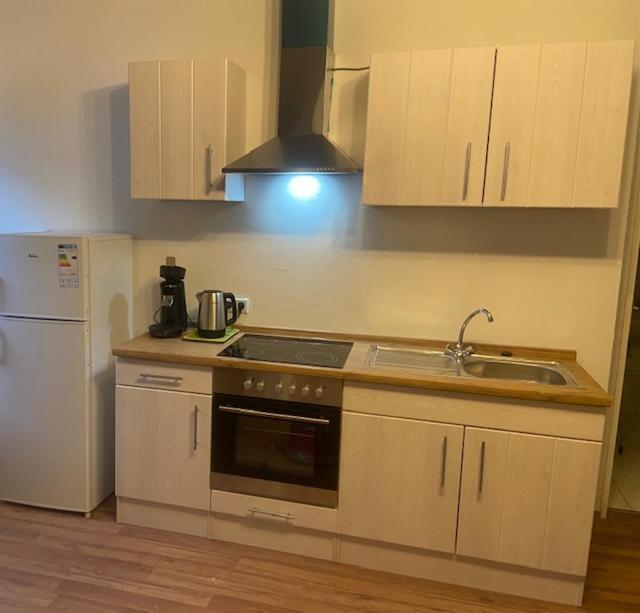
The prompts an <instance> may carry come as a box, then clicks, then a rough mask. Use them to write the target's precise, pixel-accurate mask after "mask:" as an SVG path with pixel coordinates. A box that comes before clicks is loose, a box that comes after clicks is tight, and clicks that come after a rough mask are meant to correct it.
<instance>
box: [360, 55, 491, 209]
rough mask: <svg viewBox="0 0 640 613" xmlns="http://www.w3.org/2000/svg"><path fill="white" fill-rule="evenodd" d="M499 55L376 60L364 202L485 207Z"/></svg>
mask: <svg viewBox="0 0 640 613" xmlns="http://www.w3.org/2000/svg"><path fill="white" fill-rule="evenodd" d="M494 58H495V48H493V47H482V48H477V49H437V50H430V51H413V52H399V53H379V54H374V55H373V57H372V60H371V76H370V83H369V109H368V115H367V143H366V147H365V161H364V168H365V170H364V179H363V202H364V203H365V204H389V205H393V204H400V205H424V204H481V202H482V187H483V182H484V159H485V155H486V146H487V133H488V126H489V113H490V109H491V85H492V78H493V64H494Z"/></svg>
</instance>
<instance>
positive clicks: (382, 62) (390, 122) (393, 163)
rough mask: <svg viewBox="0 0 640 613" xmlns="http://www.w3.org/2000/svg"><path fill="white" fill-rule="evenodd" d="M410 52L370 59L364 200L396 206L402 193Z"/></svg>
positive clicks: (383, 54) (376, 55)
mask: <svg viewBox="0 0 640 613" xmlns="http://www.w3.org/2000/svg"><path fill="white" fill-rule="evenodd" d="M410 66H411V54H410V53H376V54H375V55H374V56H373V57H372V58H371V75H370V80H369V107H368V110H367V145H366V148H365V153H364V167H365V169H369V170H365V172H364V177H363V183H362V194H363V200H364V202H365V203H367V204H394V203H395V202H396V201H397V200H398V198H399V197H400V194H401V192H402V174H403V165H404V148H405V137H406V128H407V96H408V88H409V71H410Z"/></svg>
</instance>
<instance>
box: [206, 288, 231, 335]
mask: <svg viewBox="0 0 640 613" xmlns="http://www.w3.org/2000/svg"><path fill="white" fill-rule="evenodd" d="M196 298H197V299H198V302H199V303H200V307H199V309H198V336H201V337H202V338H220V337H221V336H224V335H225V332H226V330H227V326H229V325H231V324H232V323H235V321H236V320H237V319H238V303H237V302H236V297H235V296H234V295H233V294H232V293H230V292H221V291H219V290H215V289H206V290H204V291H202V292H198V293H197V294H196ZM229 310H231V317H229Z"/></svg>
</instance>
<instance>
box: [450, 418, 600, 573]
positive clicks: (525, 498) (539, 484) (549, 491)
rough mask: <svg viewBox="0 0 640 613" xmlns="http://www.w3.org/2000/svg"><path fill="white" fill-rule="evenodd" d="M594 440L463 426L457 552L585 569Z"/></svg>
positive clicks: (595, 461) (572, 570)
mask: <svg viewBox="0 0 640 613" xmlns="http://www.w3.org/2000/svg"><path fill="white" fill-rule="evenodd" d="M600 447H601V445H600V443H594V442H590V441H577V440H569V439H561V438H553V437H547V436H536V435H529V434H516V433H511V432H501V431H495V430H485V429H480V428H466V432H465V442H464V462H463V468H462V486H461V487H462V489H461V494H460V513H459V526H458V541H457V548H456V551H457V553H458V554H460V555H465V556H471V557H476V558H482V559H485V560H494V561H498V562H504V563H508V564H516V565H521V566H527V567H530V568H538V569H542V570H549V571H555V572H561V573H567V574H573V575H581V576H582V575H584V574H585V573H586V566H587V559H588V555H589V544H590V541H591V527H592V522H593V511H594V501H595V495H596V486H597V478H598V466H599V461H600Z"/></svg>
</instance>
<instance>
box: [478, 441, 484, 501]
mask: <svg viewBox="0 0 640 613" xmlns="http://www.w3.org/2000/svg"><path fill="white" fill-rule="evenodd" d="M485 447H486V445H485V442H484V441H482V444H481V445H480V477H479V479H478V494H482V490H483V488H484V450H485Z"/></svg>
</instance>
